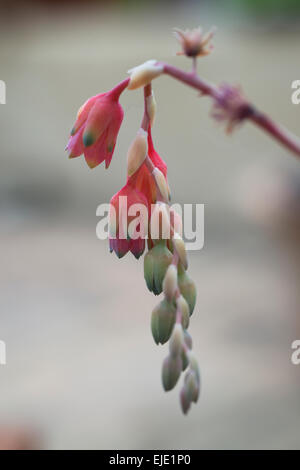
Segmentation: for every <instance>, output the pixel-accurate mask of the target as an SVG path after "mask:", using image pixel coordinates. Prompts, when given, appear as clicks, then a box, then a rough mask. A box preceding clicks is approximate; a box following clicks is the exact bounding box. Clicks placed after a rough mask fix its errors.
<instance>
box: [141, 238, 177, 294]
mask: <svg viewBox="0 0 300 470" xmlns="http://www.w3.org/2000/svg"><path fill="white" fill-rule="evenodd" d="M171 261H172V253H171V252H170V250H169V249H168V248H167V246H166V243H165V241H160V242H158V243H157V244H156V245H155V246H154V247H153V248H151V250H149V251H148V253H147V254H146V255H145V257H144V277H145V280H146V284H147V287H148V289H149V290H150V292H153V293H154V294H155V295H159V294H161V292H162V285H163V280H164V277H165V274H166V271H167V269H168V267H169V265H170V264H171Z"/></svg>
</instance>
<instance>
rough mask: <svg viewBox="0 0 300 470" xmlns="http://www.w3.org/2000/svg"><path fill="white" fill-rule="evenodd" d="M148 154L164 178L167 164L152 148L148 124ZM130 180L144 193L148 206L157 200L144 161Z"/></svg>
mask: <svg viewBox="0 0 300 470" xmlns="http://www.w3.org/2000/svg"><path fill="white" fill-rule="evenodd" d="M148 156H149V158H150V160H151V161H152V163H153V165H154V166H155V167H156V168H158V169H159V170H160V171H161V172H162V173H163V175H164V177H165V178H167V165H166V163H165V162H164V161H163V159H162V158H161V157H160V156H159V154H158V153H157V152H156V150H155V149H154V146H153V140H152V135H151V127H150V126H149V129H148ZM130 180H131V181H132V184H133V185H134V187H135V188H136V189H138V190H139V191H141V192H142V193H143V194H144V195H145V197H146V198H147V201H148V206H149V208H150V207H151V204H155V202H156V200H157V189H156V184H155V180H154V178H153V175H152V174H151V173H150V171H149V169H148V168H147V165H146V163H143V164H142V165H141V166H140V167H139V169H138V170H137V171H136V172H135V173H134V174H133V175H132V176H131V177H130ZM149 215H150V214H149Z"/></svg>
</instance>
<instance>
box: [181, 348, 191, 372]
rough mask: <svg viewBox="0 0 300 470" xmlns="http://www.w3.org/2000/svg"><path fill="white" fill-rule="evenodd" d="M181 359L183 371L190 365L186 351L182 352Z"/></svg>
mask: <svg viewBox="0 0 300 470" xmlns="http://www.w3.org/2000/svg"><path fill="white" fill-rule="evenodd" d="M181 359H182V370H185V369H186V368H187V366H188V365H189V360H188V358H187V355H186V354H185V352H184V351H182V353H181Z"/></svg>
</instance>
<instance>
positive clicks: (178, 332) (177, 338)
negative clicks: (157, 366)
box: [169, 323, 184, 357]
mask: <svg viewBox="0 0 300 470" xmlns="http://www.w3.org/2000/svg"><path fill="white" fill-rule="evenodd" d="M183 342H184V337H183V330H182V326H181V324H180V323H176V324H175V326H174V329H173V331H172V335H171V338H170V344H169V347H170V354H171V356H173V357H176V356H179V355H180V354H181V352H182V346H183Z"/></svg>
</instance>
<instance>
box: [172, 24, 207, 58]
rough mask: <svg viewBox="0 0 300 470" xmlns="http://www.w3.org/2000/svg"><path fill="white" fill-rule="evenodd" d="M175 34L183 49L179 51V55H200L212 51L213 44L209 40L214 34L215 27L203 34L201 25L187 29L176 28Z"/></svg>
mask: <svg viewBox="0 0 300 470" xmlns="http://www.w3.org/2000/svg"><path fill="white" fill-rule="evenodd" d="M174 34H175V37H176V39H177V40H178V42H179V43H180V44H181V47H182V51H179V52H177V55H186V56H188V57H200V56H205V55H208V54H210V53H211V50H212V48H213V46H212V45H211V44H209V41H210V40H211V38H212V37H213V35H214V29H211V30H210V31H209V32H208V33H206V34H203V32H202V28H200V27H199V28H195V29H192V30H186V31H182V30H181V29H178V28H174Z"/></svg>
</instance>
